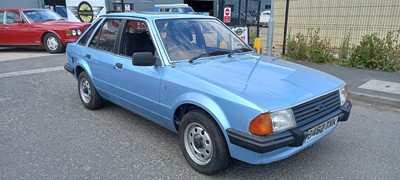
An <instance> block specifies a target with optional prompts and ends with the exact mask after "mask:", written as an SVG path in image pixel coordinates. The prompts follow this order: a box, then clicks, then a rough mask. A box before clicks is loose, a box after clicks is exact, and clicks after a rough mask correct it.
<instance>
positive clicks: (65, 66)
mask: <svg viewBox="0 0 400 180" xmlns="http://www.w3.org/2000/svg"><path fill="white" fill-rule="evenodd" d="M64 69H65V70H66V71H67V72H69V73H71V74H75V73H74V68H73V67H72V66H71V65H69V64H68V63H66V64H65V65H64Z"/></svg>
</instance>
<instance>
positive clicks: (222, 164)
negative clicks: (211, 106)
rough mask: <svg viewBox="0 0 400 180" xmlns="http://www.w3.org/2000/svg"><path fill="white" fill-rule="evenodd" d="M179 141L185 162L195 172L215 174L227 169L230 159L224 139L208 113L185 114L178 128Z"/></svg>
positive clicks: (199, 111)
mask: <svg viewBox="0 0 400 180" xmlns="http://www.w3.org/2000/svg"><path fill="white" fill-rule="evenodd" d="M179 139H180V146H181V149H182V152H183V154H184V156H185V158H186V160H187V161H188V163H189V164H190V166H191V167H192V168H193V169H195V170H196V171H198V172H200V173H203V174H215V173H217V172H219V171H222V170H224V169H225V168H227V167H228V165H229V162H230V159H231V157H230V155H229V151H228V147H227V144H226V141H225V138H224V136H223V134H222V132H221V130H220V128H219V126H218V125H217V124H216V122H215V121H214V119H213V118H212V117H211V116H210V115H209V114H208V113H206V112H204V111H202V110H192V111H189V112H188V113H186V114H185V115H184V116H183V118H182V123H181V125H180V127H179Z"/></svg>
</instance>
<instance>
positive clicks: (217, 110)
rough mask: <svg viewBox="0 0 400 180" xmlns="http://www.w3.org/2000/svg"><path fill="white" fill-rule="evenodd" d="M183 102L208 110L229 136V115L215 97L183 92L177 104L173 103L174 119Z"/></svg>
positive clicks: (177, 99)
mask: <svg viewBox="0 0 400 180" xmlns="http://www.w3.org/2000/svg"><path fill="white" fill-rule="evenodd" d="M183 104H193V105H196V106H198V107H200V108H202V109H203V110H205V111H206V112H208V114H210V115H211V116H212V117H213V118H214V119H215V122H216V123H217V124H218V126H219V127H220V129H221V131H222V132H223V133H224V136H225V138H227V137H228V136H227V134H226V131H225V129H227V128H229V127H231V125H230V124H229V121H228V119H227V116H226V115H225V113H224V111H223V110H222V108H221V107H220V106H219V105H218V103H217V102H215V101H214V100H213V99H211V98H210V97H208V96H206V95H204V94H201V93H197V92H189V93H185V94H182V95H180V96H179V97H177V98H176V101H175V104H174V105H173V113H172V117H171V119H173V115H174V112H175V111H176V110H177V108H178V107H179V106H181V105H183Z"/></svg>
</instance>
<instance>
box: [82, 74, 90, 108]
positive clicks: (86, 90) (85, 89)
mask: <svg viewBox="0 0 400 180" xmlns="http://www.w3.org/2000/svg"><path fill="white" fill-rule="evenodd" d="M79 87H80V88H79V92H80V95H81V98H82V100H83V102H85V103H89V102H90V98H91V95H92V91H91V89H90V84H89V81H88V80H87V79H86V78H83V79H82V81H81V84H80V86H79Z"/></svg>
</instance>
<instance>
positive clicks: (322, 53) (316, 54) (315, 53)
mask: <svg viewBox="0 0 400 180" xmlns="http://www.w3.org/2000/svg"><path fill="white" fill-rule="evenodd" d="M308 37H309V41H308V57H309V60H310V61H312V62H315V63H327V62H331V61H332V60H333V55H332V54H333V50H332V48H331V43H330V41H329V40H326V39H321V38H320V36H319V29H318V30H315V31H313V30H312V29H311V30H309V32H308Z"/></svg>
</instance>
